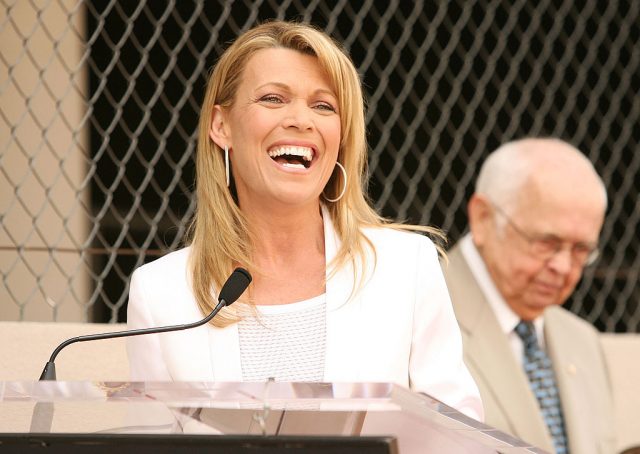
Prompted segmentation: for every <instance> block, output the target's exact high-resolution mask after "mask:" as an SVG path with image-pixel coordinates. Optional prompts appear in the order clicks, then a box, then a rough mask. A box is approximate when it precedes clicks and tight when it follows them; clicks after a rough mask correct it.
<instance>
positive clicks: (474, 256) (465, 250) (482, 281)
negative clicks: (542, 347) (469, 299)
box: [460, 233, 520, 335]
mask: <svg viewBox="0 0 640 454" xmlns="http://www.w3.org/2000/svg"><path fill="white" fill-rule="evenodd" d="M460 250H461V252H462V256H463V257H464V258H465V260H466V261H467V264H468V265H469V268H470V269H471V273H472V274H473V277H474V278H475V279H476V281H477V282H478V285H479V286H480V289H481V290H482V293H483V294H484V297H485V298H486V300H487V301H488V302H489V305H490V306H491V309H493V313H494V314H495V315H496V319H497V320H498V324H499V325H500V329H502V331H503V332H504V333H505V334H507V335H509V334H510V333H511V332H513V330H514V328H515V327H516V325H517V324H518V323H519V322H520V317H518V315H517V314H516V313H515V312H513V310H512V309H511V308H510V307H509V305H508V304H507V302H506V301H505V299H504V298H503V297H502V295H501V294H500V291H499V290H498V288H497V287H496V285H495V284H494V282H493V279H491V275H490V274H489V270H488V269H487V266H486V265H485V263H484V260H482V256H481V255H480V252H479V251H478V248H476V245H475V244H474V243H473V238H472V237H471V234H470V233H467V234H466V235H465V236H464V237H463V238H462V240H460Z"/></svg>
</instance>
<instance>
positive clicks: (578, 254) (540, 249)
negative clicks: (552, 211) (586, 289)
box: [491, 203, 600, 266]
mask: <svg viewBox="0 0 640 454" xmlns="http://www.w3.org/2000/svg"><path fill="white" fill-rule="evenodd" d="M491 205H493V207H494V208H495V210H496V212H497V213H498V214H500V215H501V216H502V217H503V218H504V219H506V221H507V222H508V223H509V225H510V226H511V228H512V229H513V230H514V232H516V233H517V234H518V235H520V236H521V237H522V239H524V240H525V241H526V242H527V243H528V244H529V253H530V254H531V256H532V257H536V258H537V259H540V260H543V261H547V260H550V259H551V258H552V257H553V256H554V255H556V254H557V253H558V252H560V251H561V250H562V249H563V248H564V245H565V244H568V245H569V247H570V251H571V259H572V260H573V263H575V264H577V265H581V266H587V265H591V264H592V263H593V262H595V261H596V259H597V258H598V256H599V255H600V252H599V251H598V246H597V245H594V244H589V243H571V242H567V241H565V240H563V239H562V238H559V237H557V236H555V235H540V236H535V235H530V234H528V233H526V232H525V231H524V230H522V229H521V228H520V227H518V226H517V225H516V223H515V222H513V220H512V219H511V218H510V217H509V216H507V214H506V213H505V212H504V211H503V210H502V209H501V208H500V207H498V206H497V205H496V204H494V203H492V204H491Z"/></svg>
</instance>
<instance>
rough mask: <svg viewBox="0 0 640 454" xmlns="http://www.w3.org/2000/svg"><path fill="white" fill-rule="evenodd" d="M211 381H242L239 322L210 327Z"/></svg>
mask: <svg viewBox="0 0 640 454" xmlns="http://www.w3.org/2000/svg"><path fill="white" fill-rule="evenodd" d="M208 335H209V342H207V344H208V346H209V357H210V359H211V371H210V373H211V381H215V382H234V381H242V366H241V364H240V339H239V336H238V324H237V323H234V324H232V325H230V326H227V327H225V328H215V327H213V326H209V327H208Z"/></svg>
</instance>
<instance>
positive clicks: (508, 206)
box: [475, 138, 607, 229]
mask: <svg viewBox="0 0 640 454" xmlns="http://www.w3.org/2000/svg"><path fill="white" fill-rule="evenodd" d="M545 141H547V142H548V143H549V144H551V145H554V146H555V149H556V152H557V153H559V154H558V155H557V157H558V160H559V161H561V155H560V153H561V154H562V155H564V156H565V157H566V158H568V159H572V160H574V161H573V162H574V163H575V162H578V163H579V162H582V163H583V165H585V167H588V168H589V169H591V171H592V172H593V174H594V176H595V177H596V178H597V179H598V181H599V182H600V185H601V187H602V192H603V197H604V206H605V208H606V204H607V191H606V188H605V185H604V182H603V181H602V179H601V178H600V176H599V175H598V173H597V172H596V170H595V168H594V167H593V164H592V163H591V161H590V160H589V159H588V158H587V157H586V156H585V155H584V154H583V153H581V152H580V150H578V149H577V148H575V147H574V146H572V145H570V144H568V143H566V142H564V141H562V140H560V139H556V138H541V139H537V138H535V139H532V138H525V139H520V140H516V141H513V142H507V143H505V144H504V145H502V146H500V147H499V148H498V149H497V150H495V151H494V152H493V153H491V154H490V155H489V157H488V158H487V159H486V160H485V161H484V163H483V164H482V167H481V168H480V173H479V174H478V179H477V181H476V187H475V191H476V193H479V194H484V195H485V196H486V197H487V198H489V200H490V201H491V202H492V203H493V204H495V205H497V206H498V207H499V208H500V209H501V210H503V211H504V212H505V213H506V214H507V215H511V214H512V213H513V211H514V210H515V208H516V207H517V204H518V197H519V196H520V195H521V191H522V188H523V186H524V185H525V184H526V183H527V181H528V180H529V178H530V177H531V175H532V172H536V171H537V169H536V164H537V162H540V160H539V159H540V155H541V153H540V152H539V151H540V150H541V147H540V145H541V144H542V143H544V142H545ZM533 144H536V145H537V146H535V147H534V146H531V145H533ZM558 145H560V147H558ZM536 151H538V153H536ZM496 222H497V225H498V227H499V228H500V229H501V228H502V227H503V226H504V224H505V222H506V219H504V216H499V217H498V219H497V220H496Z"/></svg>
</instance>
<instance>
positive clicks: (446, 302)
mask: <svg viewBox="0 0 640 454" xmlns="http://www.w3.org/2000/svg"><path fill="white" fill-rule="evenodd" d="M420 243H421V246H420V253H419V255H418V264H417V266H416V273H418V275H417V276H416V283H417V289H416V301H415V315H414V319H413V320H414V322H413V338H412V345H411V356H410V359H409V380H410V386H411V388H412V389H413V390H414V391H418V392H424V393H426V394H429V395H430V396H432V397H435V398H436V399H438V400H440V401H442V402H444V403H445V404H447V405H449V406H451V407H454V408H455V409H457V410H459V411H461V412H462V413H464V414H466V415H467V416H470V417H472V418H474V419H477V420H479V421H482V420H483V419H484V410H483V407H482V400H481V399H480V392H479V390H478V387H477V385H476V383H475V381H474V380H473V378H472V376H471V373H470V372H469V370H468V369H467V367H466V365H465V364H464V362H463V355H462V336H461V334H460V328H459V327H458V323H457V321H456V318H455V314H454V311H453V307H452V304H451V299H450V297H449V291H448V290H447V286H446V283H445V280H444V276H443V274H442V270H441V268H440V264H439V262H438V254H437V251H436V248H435V246H434V245H433V243H431V242H430V241H421V242H420Z"/></svg>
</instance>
